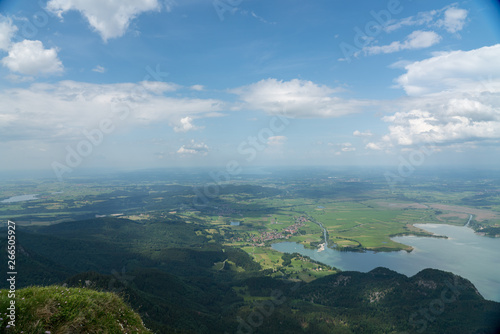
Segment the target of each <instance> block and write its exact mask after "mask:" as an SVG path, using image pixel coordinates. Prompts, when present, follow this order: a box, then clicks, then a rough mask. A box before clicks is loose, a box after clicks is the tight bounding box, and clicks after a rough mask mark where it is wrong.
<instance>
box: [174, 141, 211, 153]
mask: <svg viewBox="0 0 500 334" xmlns="http://www.w3.org/2000/svg"><path fill="white" fill-rule="evenodd" d="M208 151H209V149H208V146H207V144H205V143H203V142H201V143H196V142H195V141H194V139H192V140H191V142H190V143H189V144H186V145H182V146H181V147H180V148H179V149H178V150H177V153H179V154H184V155H207V154H208Z"/></svg>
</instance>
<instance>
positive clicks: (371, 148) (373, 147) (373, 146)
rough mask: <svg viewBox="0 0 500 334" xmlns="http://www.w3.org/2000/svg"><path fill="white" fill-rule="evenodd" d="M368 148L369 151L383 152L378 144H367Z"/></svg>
mask: <svg viewBox="0 0 500 334" xmlns="http://www.w3.org/2000/svg"><path fill="white" fill-rule="evenodd" d="M366 148H367V149H369V150H374V151H380V150H382V148H381V147H380V146H379V145H378V144H376V143H368V144H366Z"/></svg>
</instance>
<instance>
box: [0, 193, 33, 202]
mask: <svg viewBox="0 0 500 334" xmlns="http://www.w3.org/2000/svg"><path fill="white" fill-rule="evenodd" d="M37 195H38V194H31V195H19V196H12V197H10V198H7V199H4V200H3V201H0V203H15V202H24V201H32V200H35V199H38V197H36V196H37Z"/></svg>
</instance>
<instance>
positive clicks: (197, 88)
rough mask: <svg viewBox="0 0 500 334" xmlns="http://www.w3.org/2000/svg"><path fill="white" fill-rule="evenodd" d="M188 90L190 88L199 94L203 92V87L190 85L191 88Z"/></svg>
mask: <svg viewBox="0 0 500 334" xmlns="http://www.w3.org/2000/svg"><path fill="white" fill-rule="evenodd" d="M189 88H191V89H192V90H196V91H199V92H201V91H202V90H204V89H205V87H203V85H192V86H191V87H189Z"/></svg>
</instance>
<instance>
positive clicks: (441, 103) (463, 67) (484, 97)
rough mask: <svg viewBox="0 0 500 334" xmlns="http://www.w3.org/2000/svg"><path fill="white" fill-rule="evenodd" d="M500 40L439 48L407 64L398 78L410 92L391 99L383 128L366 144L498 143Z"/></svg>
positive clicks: (371, 146) (454, 147) (449, 145)
mask: <svg viewBox="0 0 500 334" xmlns="http://www.w3.org/2000/svg"><path fill="white" fill-rule="evenodd" d="M499 57H500V44H499V45H494V46H491V47H483V48H479V49H475V50H471V51H453V52H447V53H441V54H439V55H436V56H434V57H431V58H429V59H425V60H422V61H419V62H414V63H412V64H410V65H407V66H406V71H407V72H406V74H404V75H402V76H400V77H399V78H398V80H397V81H398V83H399V84H400V86H401V87H403V88H404V89H405V91H406V92H407V94H408V95H410V97H408V98H405V99H402V100H400V101H399V102H398V101H396V102H394V101H392V102H391V105H392V106H393V105H394V104H398V107H399V109H400V111H398V112H395V113H393V114H392V115H389V116H385V117H384V118H383V120H384V121H385V122H387V123H389V126H388V130H389V132H388V134H387V135H385V136H384V137H383V138H382V140H381V141H380V142H377V143H371V145H370V146H367V148H370V149H377V147H378V148H381V149H384V148H389V147H391V146H393V145H399V146H403V147H405V146H406V147H408V146H411V145H422V144H429V145H434V146H440V147H443V146H446V147H449V148H453V149H454V150H456V149H457V147H459V146H460V145H469V147H470V145H471V143H475V142H490V143H496V144H497V145H498V143H500V64H498V61H497V60H498V59H500V58H499ZM392 106H391V107H392Z"/></svg>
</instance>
